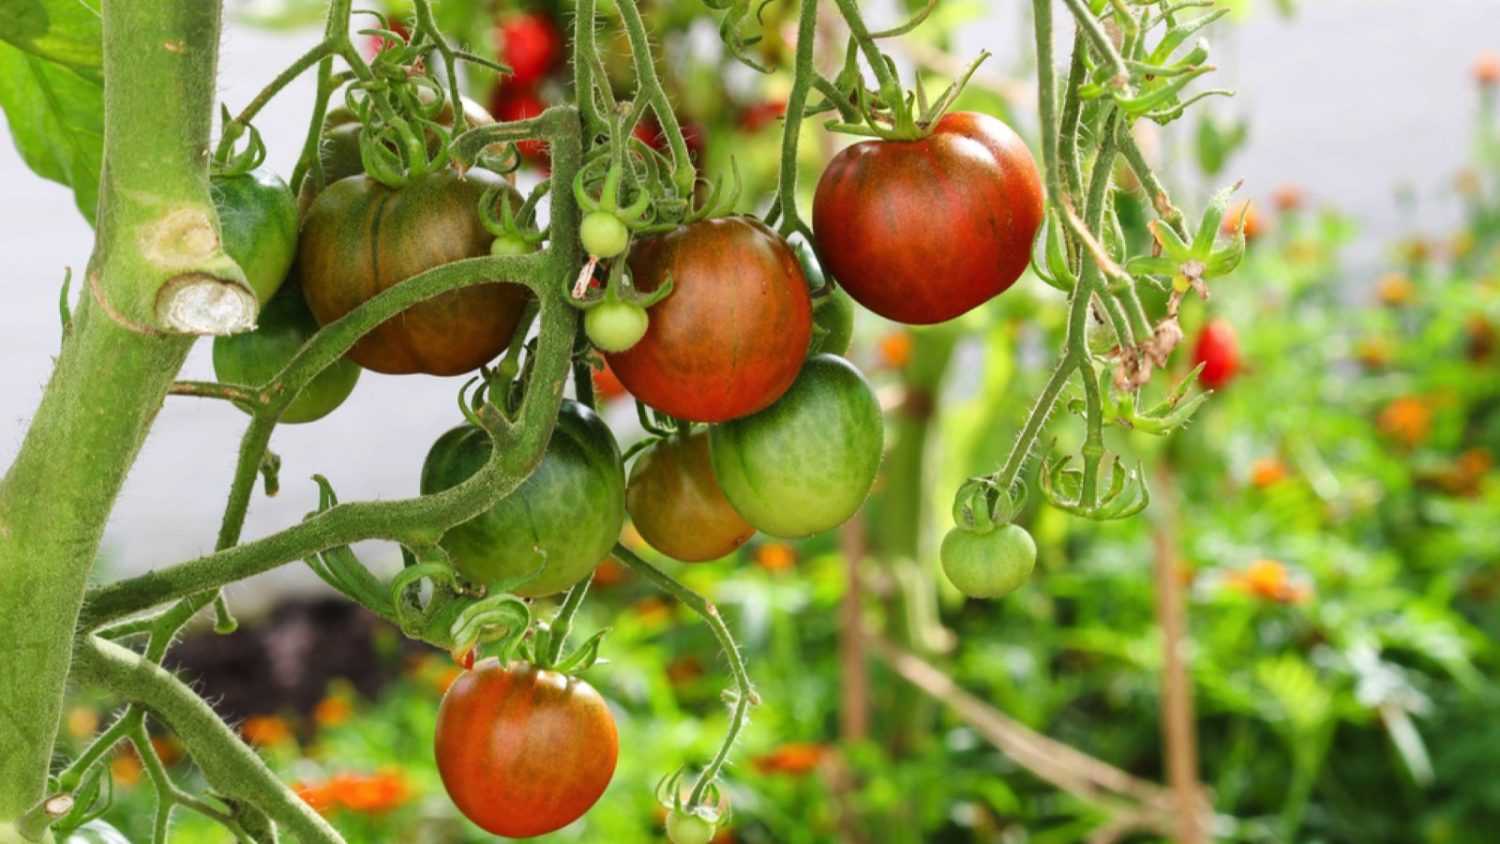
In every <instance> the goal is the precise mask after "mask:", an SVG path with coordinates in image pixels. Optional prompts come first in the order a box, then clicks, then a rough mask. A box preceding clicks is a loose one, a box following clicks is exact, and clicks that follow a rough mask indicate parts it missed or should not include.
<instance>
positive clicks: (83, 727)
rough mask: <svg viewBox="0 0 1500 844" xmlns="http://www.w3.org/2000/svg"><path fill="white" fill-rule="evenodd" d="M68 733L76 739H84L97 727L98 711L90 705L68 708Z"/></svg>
mask: <svg viewBox="0 0 1500 844" xmlns="http://www.w3.org/2000/svg"><path fill="white" fill-rule="evenodd" d="M67 724H68V735H70V736H72V737H73V738H76V739H80V740H81V739H86V738H88V737H89V736H92V735H93V734H94V731H95V730H97V729H99V713H98V712H96V711H94V709H93V708H92V707H88V706H75V707H73V708H72V709H69V710H68V719H67Z"/></svg>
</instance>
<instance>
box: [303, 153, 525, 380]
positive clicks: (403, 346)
mask: <svg viewBox="0 0 1500 844" xmlns="http://www.w3.org/2000/svg"><path fill="white" fill-rule="evenodd" d="M490 188H493V189H495V190H498V191H499V192H500V195H501V197H502V200H503V201H506V202H509V203H511V205H512V207H513V208H519V207H520V205H521V202H522V200H521V195H520V193H519V192H517V191H516V189H515V188H514V187H512V186H511V185H510V184H509V183H508V182H506V181H505V180H504V179H502V178H500V177H499V176H497V175H495V174H494V173H491V172H489V171H487V170H481V169H478V168H474V169H471V170H469V171H468V172H467V173H465V174H464V175H463V176H462V177H460V176H459V175H458V174H457V173H455V172H453V171H451V170H441V171H438V172H434V173H429V174H427V175H424V176H419V177H417V178H416V179H413V180H412V181H411V182H410V183H409V184H407V185H406V186H405V187H402V188H399V189H396V188H390V187H387V186H385V185H383V184H381V183H380V182H377V181H375V180H374V179H372V178H370V177H369V176H364V175H359V176H350V177H349V178H347V179H341V180H340V181H337V182H335V183H333V184H332V185H329V186H328V188H327V189H326V190H324V191H323V192H322V193H321V194H319V195H318V198H317V199H316V200H314V201H313V204H312V207H311V208H309V209H308V212H307V217H306V219H305V220H304V221H303V224H302V240H301V242H300V244H299V249H298V271H299V274H300V275H301V278H302V289H303V292H304V293H305V295H306V297H307V304H308V307H309V308H311V309H312V312H313V316H315V317H317V319H318V322H319V323H320V324H322V325H327V324H328V323H330V322H333V321H334V320H336V319H338V318H340V317H342V316H344V315H345V314H347V313H349V312H350V311H352V310H354V309H355V308H356V307H358V306H360V305H362V304H364V303H365V302H366V301H368V300H369V299H371V298H373V297H374V296H375V295H376V294H377V293H380V292H382V291H384V290H386V289H388V288H390V287H393V286H394V285H396V284H398V283H400V282H402V281H405V280H406V279H408V278H411V277H412V276H414V275H418V274H420V273H422V272H425V271H427V270H430V269H433V268H434V267H438V266H441V265H443V264H447V263H451V262H453V261H458V260H461V259H463V258H476V257H479V256H482V255H488V254H490V246H491V243H492V241H494V239H495V237H494V235H492V234H490V232H489V231H488V230H486V229H485V227H484V223H483V221H482V220H481V218H480V215H479V201H480V199H481V198H482V197H483V196H484V193H485V191H486V189H490ZM529 296H530V294H529V291H527V289H526V288H524V287H522V286H520V285H518V284H508V283H505V280H504V279H495V282H494V283H492V284H482V285H478V286H474V287H467V288H463V289H461V290H451V291H448V292H447V293H443V294H440V295H438V296H436V297H433V298H431V299H427V300H426V301H423V302H419V303H417V304H416V305H413V306H412V307H410V308H408V309H407V310H405V311H403V312H402V313H401V314H399V315H398V316H395V317H392V318H391V319H389V320H386V321H385V322H383V323H381V324H380V325H378V326H376V328H375V330H374V331H371V332H370V333H369V334H366V335H365V336H364V337H362V338H361V339H360V340H359V342H357V343H355V344H354V348H353V349H351V350H350V351H349V357H350V358H351V359H353V360H354V362H355V363H357V364H359V365H360V366H362V367H364V368H365V369H370V370H374V371H376V372H384V373H390V374H397V375H399V374H406V373H414V372H425V373H427V374H430V375H461V374H463V373H465V372H470V371H472V370H475V369H477V368H479V366H480V365H481V364H484V363H487V362H488V361H490V360H492V359H494V358H495V357H496V356H498V355H499V354H500V352H502V351H504V350H505V348H506V346H507V345H508V344H509V343H510V338H511V335H513V334H514V333H515V330H516V325H517V324H518V323H519V322H520V320H521V313H522V311H523V310H524V309H525V306H526V302H527V299H528V298H529Z"/></svg>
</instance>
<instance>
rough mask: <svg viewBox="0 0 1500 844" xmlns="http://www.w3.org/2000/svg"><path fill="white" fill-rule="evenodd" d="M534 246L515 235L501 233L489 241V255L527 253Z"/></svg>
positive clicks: (531, 250)
mask: <svg viewBox="0 0 1500 844" xmlns="http://www.w3.org/2000/svg"><path fill="white" fill-rule="evenodd" d="M534 251H536V247H534V246H532V245H531V244H530V243H527V242H526V241H525V240H523V239H522V238H519V237H516V236H515V235H501V236H500V237H497V238H495V239H494V240H493V241H491V242H490V254H491V255H528V254H530V253H532V252H534Z"/></svg>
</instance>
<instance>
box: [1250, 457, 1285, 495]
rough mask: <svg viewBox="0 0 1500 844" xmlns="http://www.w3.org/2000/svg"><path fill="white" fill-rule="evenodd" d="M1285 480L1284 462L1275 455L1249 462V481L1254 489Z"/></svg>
mask: <svg viewBox="0 0 1500 844" xmlns="http://www.w3.org/2000/svg"><path fill="white" fill-rule="evenodd" d="M1284 480H1286V464H1285V463H1282V462H1281V460H1280V459H1278V458H1275V457H1262V458H1260V459H1259V460H1256V461H1255V462H1254V463H1252V464H1250V483H1251V484H1252V485H1253V486H1254V487H1255V488H1256V489H1265V488H1266V487H1269V486H1275V485H1276V484H1279V483H1281V482H1282V481H1284Z"/></svg>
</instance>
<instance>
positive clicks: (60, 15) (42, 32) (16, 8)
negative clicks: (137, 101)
mask: <svg viewBox="0 0 1500 844" xmlns="http://www.w3.org/2000/svg"><path fill="white" fill-rule="evenodd" d="M96 5H98V2H97V0H0V40H4V41H7V42H9V43H10V44H12V45H14V46H15V47H17V48H19V49H22V50H25V51H26V52H28V53H31V54H32V55H35V56H39V57H41V58H43V59H47V60H48V61H53V62H57V63H58V64H64V65H68V66H69V67H73V68H78V69H80V70H98V69H99V68H100V67H101V66H102V65H103V61H104V58H103V53H104V48H103V29H102V26H101V23H100V18H99V10H98V9H96V8H94V6H96ZM0 78H4V77H0Z"/></svg>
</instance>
